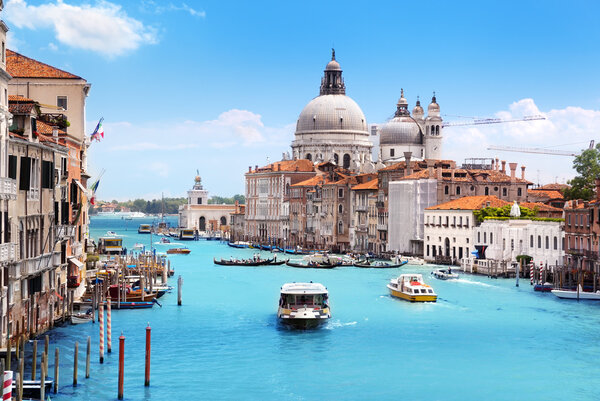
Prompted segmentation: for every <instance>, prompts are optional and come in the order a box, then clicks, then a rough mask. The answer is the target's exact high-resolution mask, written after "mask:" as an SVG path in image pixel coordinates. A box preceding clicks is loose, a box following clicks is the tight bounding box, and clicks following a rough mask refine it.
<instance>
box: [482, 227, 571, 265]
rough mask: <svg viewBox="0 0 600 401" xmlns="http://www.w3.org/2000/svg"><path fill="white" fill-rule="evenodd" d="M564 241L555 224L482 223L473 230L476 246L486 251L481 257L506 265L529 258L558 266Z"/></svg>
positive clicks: (560, 261) (560, 231)
mask: <svg viewBox="0 0 600 401" xmlns="http://www.w3.org/2000/svg"><path fill="white" fill-rule="evenodd" d="M563 238H564V231H563V229H562V223H560V222H554V221H535V220H515V219H511V220H485V221H484V222H483V223H481V225H480V226H479V227H476V228H475V229H474V243H475V245H477V247H478V248H480V249H485V251H484V255H480V257H481V256H485V259H488V260H495V261H505V262H509V263H511V262H515V261H516V257H517V256H518V255H528V256H531V257H533V262H534V263H535V264H536V265H539V264H540V263H543V264H544V265H546V266H561V265H562V261H563V258H564V254H565V253H564V249H563ZM479 245H481V247H480V246H479Z"/></svg>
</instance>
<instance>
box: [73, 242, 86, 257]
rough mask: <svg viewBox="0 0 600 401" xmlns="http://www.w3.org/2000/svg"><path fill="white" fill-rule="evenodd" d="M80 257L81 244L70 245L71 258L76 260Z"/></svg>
mask: <svg viewBox="0 0 600 401" xmlns="http://www.w3.org/2000/svg"><path fill="white" fill-rule="evenodd" d="M81 255H83V244H82V243H81V242H76V243H74V244H73V245H71V256H74V257H76V258H78V257H80V256H81Z"/></svg>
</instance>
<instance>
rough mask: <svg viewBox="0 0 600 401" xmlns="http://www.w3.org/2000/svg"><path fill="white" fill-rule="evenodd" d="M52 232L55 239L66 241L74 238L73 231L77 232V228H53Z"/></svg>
mask: <svg viewBox="0 0 600 401" xmlns="http://www.w3.org/2000/svg"><path fill="white" fill-rule="evenodd" d="M54 230H55V231H54V235H55V236H56V239H59V240H60V239H68V238H73V237H75V231H76V230H77V226H71V225H64V226H54Z"/></svg>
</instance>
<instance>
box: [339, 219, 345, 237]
mask: <svg viewBox="0 0 600 401" xmlns="http://www.w3.org/2000/svg"><path fill="white" fill-rule="evenodd" d="M343 233H344V223H343V222H342V221H340V222H338V234H343Z"/></svg>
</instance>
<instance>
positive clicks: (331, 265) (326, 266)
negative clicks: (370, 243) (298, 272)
mask: <svg viewBox="0 0 600 401" xmlns="http://www.w3.org/2000/svg"><path fill="white" fill-rule="evenodd" d="M285 264H286V265H288V266H290V267H300V268H303V269H333V268H334V267H336V266H339V264H337V263H328V264H323V263H311V264H308V265H303V264H302V263H294V262H290V261H287V262H286V263H285Z"/></svg>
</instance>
